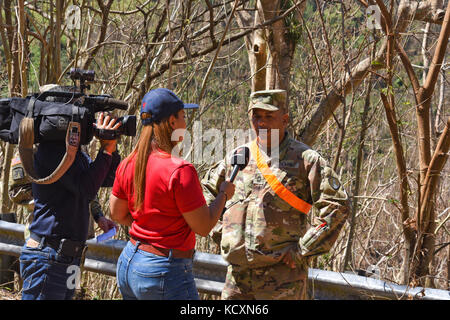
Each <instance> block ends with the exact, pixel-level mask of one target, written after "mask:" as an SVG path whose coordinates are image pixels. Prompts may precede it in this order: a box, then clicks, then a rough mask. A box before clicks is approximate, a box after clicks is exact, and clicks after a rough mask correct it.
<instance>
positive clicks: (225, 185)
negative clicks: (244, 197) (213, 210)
mask: <svg viewBox="0 0 450 320" xmlns="http://www.w3.org/2000/svg"><path fill="white" fill-rule="evenodd" d="M235 188H236V187H235V185H234V184H233V183H231V182H229V181H224V182H222V183H221V184H220V188H219V192H224V193H225V194H226V195H227V200H230V199H231V197H232V196H233V195H234V190H235Z"/></svg>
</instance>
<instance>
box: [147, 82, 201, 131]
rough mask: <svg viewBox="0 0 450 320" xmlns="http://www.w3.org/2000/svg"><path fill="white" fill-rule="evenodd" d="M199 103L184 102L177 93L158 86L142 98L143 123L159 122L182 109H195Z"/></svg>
mask: <svg viewBox="0 0 450 320" xmlns="http://www.w3.org/2000/svg"><path fill="white" fill-rule="evenodd" d="M195 108H198V104H193V103H184V102H183V101H181V99H180V98H178V97H177V96H176V94H175V93H173V92H172V91H170V90H169V89H166V88H157V89H153V90H151V91H149V92H147V93H146V94H145V96H144V98H143V99H142V104H141V120H142V124H143V125H144V126H145V125H149V124H152V123H159V122H161V120H164V119H166V118H169V117H170V116H171V115H172V114H176V113H177V112H178V111H180V110H181V109H195Z"/></svg>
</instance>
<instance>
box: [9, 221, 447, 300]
mask: <svg viewBox="0 0 450 320" xmlns="http://www.w3.org/2000/svg"><path fill="white" fill-rule="evenodd" d="M24 229H25V226H24V225H21V224H16V223H10V222H6V221H1V220H0V254H4V255H10V256H11V255H12V256H16V257H18V256H20V251H21V249H22V246H23V244H24ZM87 244H88V250H87V253H86V260H85V263H84V270H87V271H92V272H97V273H101V274H106V275H110V276H115V275H116V262H117V259H118V257H119V255H120V253H121V251H122V249H123V248H124V247H125V245H126V242H125V241H123V240H107V241H105V242H101V243H97V242H96V241H95V240H88V241H87ZM226 269H227V263H226V262H225V261H224V260H223V259H222V257H221V256H220V255H214V254H210V253H204V252H196V254H195V256H194V277H195V281H196V284H197V289H198V290H199V291H200V292H204V293H211V294H216V295H220V293H221V291H222V289H223V286H224V282H225V275H226ZM308 279H309V291H310V296H311V297H313V299H316V300H367V299H395V300H396V299H421V300H450V291H446V290H439V289H430V288H422V287H415V288H410V287H407V286H401V285H397V284H393V283H389V282H386V281H383V280H379V279H374V278H368V277H363V276H358V275H355V274H350V273H339V272H332V271H325V270H318V269H309V274H308Z"/></svg>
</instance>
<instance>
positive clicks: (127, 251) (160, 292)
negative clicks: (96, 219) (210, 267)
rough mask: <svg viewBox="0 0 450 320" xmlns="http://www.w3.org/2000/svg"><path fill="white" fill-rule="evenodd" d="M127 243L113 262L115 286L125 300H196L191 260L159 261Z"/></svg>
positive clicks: (168, 259) (164, 258)
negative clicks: (115, 271) (114, 263)
mask: <svg viewBox="0 0 450 320" xmlns="http://www.w3.org/2000/svg"><path fill="white" fill-rule="evenodd" d="M138 244H139V242H137V243H136V246H134V245H133V244H132V243H131V242H130V241H128V243H127V245H126V246H125V248H124V249H123V251H122V253H121V254H120V257H119V260H118V262H117V284H118V286H119V290H120V293H121V294H122V296H123V298H124V299H125V300H199V296H198V292H197V287H196V286H195V281H194V275H193V273H192V259H181V258H173V257H172V256H171V254H170V255H169V257H162V256H158V255H155V254H153V253H149V252H146V251H143V250H140V249H139V246H138Z"/></svg>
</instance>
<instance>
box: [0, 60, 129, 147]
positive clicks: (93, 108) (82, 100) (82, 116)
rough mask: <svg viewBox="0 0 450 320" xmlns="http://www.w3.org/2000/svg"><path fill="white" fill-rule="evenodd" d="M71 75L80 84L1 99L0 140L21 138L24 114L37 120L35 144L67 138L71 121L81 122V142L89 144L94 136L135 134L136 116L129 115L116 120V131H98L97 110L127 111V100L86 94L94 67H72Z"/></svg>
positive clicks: (35, 124)
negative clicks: (96, 125) (20, 96)
mask: <svg viewBox="0 0 450 320" xmlns="http://www.w3.org/2000/svg"><path fill="white" fill-rule="evenodd" d="M68 75H69V76H70V78H71V79H72V80H73V81H74V82H75V80H79V81H80V86H79V87H76V86H72V87H62V86H55V87H54V88H51V89H50V90H48V91H44V92H41V93H36V94H32V95H30V96H27V97H26V98H16V97H14V98H5V99H0V139H2V140H4V141H7V142H9V143H12V144H17V143H18V140H19V126H20V122H21V120H22V119H23V118H24V117H31V118H33V120H34V143H39V142H44V141H62V142H63V141H65V139H66V133H67V127H68V124H69V122H70V121H73V122H78V123H80V127H81V132H80V144H88V143H89V142H90V141H91V140H92V138H93V136H94V135H96V136H97V137H98V138H99V139H105V140H108V139H109V140H111V139H117V138H118V137H119V136H120V135H126V136H135V135H136V116H134V115H126V116H123V117H120V118H118V119H117V121H120V122H121V126H120V127H119V128H118V129H117V130H98V129H97V128H95V127H94V125H93V124H94V123H95V113H96V112H102V111H112V110H114V109H120V110H127V109H128V103H126V102H125V101H121V100H117V99H114V98H113V97H112V96H111V95H87V94H85V93H84V91H85V89H89V85H86V84H85V83H86V81H93V80H94V79H95V73H94V71H93V70H82V69H78V68H72V69H71V70H70V72H69V73H68Z"/></svg>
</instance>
